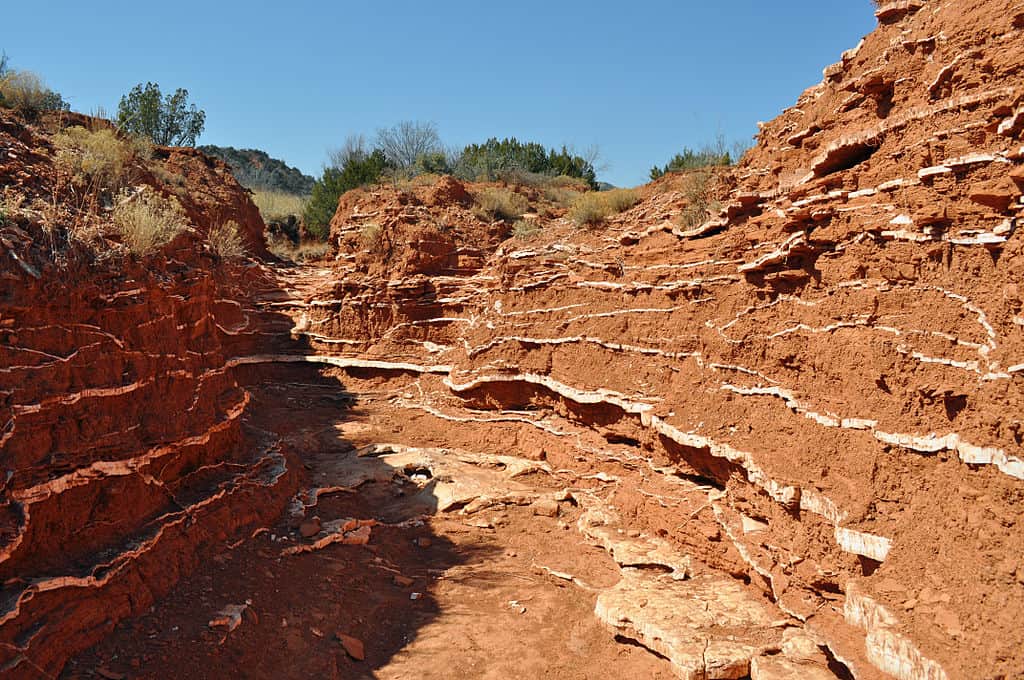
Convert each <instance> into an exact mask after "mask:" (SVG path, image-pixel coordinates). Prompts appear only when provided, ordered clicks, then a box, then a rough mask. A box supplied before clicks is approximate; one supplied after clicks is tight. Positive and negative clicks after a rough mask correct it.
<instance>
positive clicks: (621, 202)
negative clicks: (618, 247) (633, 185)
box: [569, 189, 640, 226]
mask: <svg viewBox="0 0 1024 680" xmlns="http://www.w3.org/2000/svg"><path fill="white" fill-rule="evenodd" d="M639 201H640V195H639V194H638V193H637V192H636V191H634V190H633V189H612V190H610V191H592V192H588V193H585V194H583V195H582V196H580V197H579V198H577V199H576V200H575V202H573V204H572V206H571V207H570V208H569V217H571V218H572V220H573V222H575V223H576V224H578V225H580V226H584V225H591V226H593V225H597V224H600V223H601V222H604V221H605V220H606V219H607V218H609V217H611V216H612V215H616V214H618V213H620V212H622V211H623V210H628V209H629V208H632V207H633V206H634V205H636V204H637V203H638V202H639Z"/></svg>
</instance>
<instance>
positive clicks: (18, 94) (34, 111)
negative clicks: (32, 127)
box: [0, 71, 50, 118]
mask: <svg viewBox="0 0 1024 680" xmlns="http://www.w3.org/2000/svg"><path fill="white" fill-rule="evenodd" d="M49 94H50V90H49V88H47V87H46V85H44V84H43V81H42V79H41V78H40V77H39V76H37V75H36V74H35V73H32V72H31V71H11V72H9V73H7V74H6V75H4V77H3V78H2V79H0V101H3V104H4V106H6V107H8V108H12V109H14V110H15V111H17V112H19V113H21V114H22V115H24V116H26V117H29V118H33V117H35V116H36V115H38V114H39V113H40V112H41V111H42V110H43V109H44V108H45V107H46V104H47V100H48V97H49Z"/></svg>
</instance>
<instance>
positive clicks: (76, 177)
mask: <svg viewBox="0 0 1024 680" xmlns="http://www.w3.org/2000/svg"><path fill="white" fill-rule="evenodd" d="M53 144H54V146H55V147H56V149H57V164H58V165H59V166H60V167H61V168H63V169H64V170H65V171H67V172H68V173H69V175H70V177H71V181H72V183H73V184H74V185H75V186H77V187H78V188H81V189H85V190H86V192H87V193H96V192H100V191H103V190H108V191H117V190H118V189H120V188H121V187H123V186H125V185H126V184H128V183H129V182H130V181H131V177H130V169H131V165H132V163H133V162H134V161H135V160H136V159H138V160H148V159H149V156H150V154H151V153H152V146H151V145H149V144H148V143H146V142H145V141H143V140H136V139H131V140H125V139H121V138H119V137H118V136H117V133H115V132H114V131H113V130H111V129H109V128H99V129H97V130H87V129H85V128H84V127H81V126H78V125H76V126H74V127H70V128H68V129H66V130H63V131H61V132H60V133H58V134H57V135H56V136H55V137H54V140H53Z"/></svg>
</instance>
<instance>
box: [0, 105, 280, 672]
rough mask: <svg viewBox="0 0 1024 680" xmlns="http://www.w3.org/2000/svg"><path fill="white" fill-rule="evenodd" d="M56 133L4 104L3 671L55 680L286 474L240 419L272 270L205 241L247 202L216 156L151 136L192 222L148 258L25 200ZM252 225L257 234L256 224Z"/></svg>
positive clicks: (259, 506)
mask: <svg viewBox="0 0 1024 680" xmlns="http://www.w3.org/2000/svg"><path fill="white" fill-rule="evenodd" d="M2 115H4V116H6V115H7V114H2ZM49 139H50V138H49V135H48V134H47V133H46V132H45V131H44V130H43V129H41V128H35V127H28V126H25V125H24V124H23V123H22V122H21V121H18V120H15V119H13V118H3V119H2V120H0V180H2V181H3V184H4V187H5V195H11V194H12V193H13V192H18V193H19V194H20V195H21V196H22V197H24V199H25V200H24V201H23V202H24V205H25V206H26V207H25V208H24V209H19V210H18V211H17V212H7V213H5V214H4V219H3V220H2V221H0V281H2V282H3V284H2V286H0V583H2V586H0V675H2V676H3V677H12V678H19V677H25V678H29V677H55V676H56V674H57V673H58V672H59V671H60V669H61V667H62V666H63V664H64V663H65V661H66V660H67V658H68V657H69V656H71V655H73V654H75V653H77V652H78V651H80V650H82V649H84V648H86V647H88V646H89V645H91V644H93V643H95V642H96V641H97V640H99V639H100V638H101V637H102V636H103V635H104V634H106V633H107V632H109V631H110V630H111V629H112V628H113V626H114V625H115V624H116V623H117V622H118V621H119V620H121V619H123V618H125V617H127V616H130V615H134V614H138V613H140V612H142V611H145V610H146V609H148V607H149V606H150V605H151V604H152V603H153V602H154V600H155V598H157V597H159V596H161V595H162V594H165V593H166V592H167V591H168V590H169V589H170V588H171V587H172V586H174V584H175V583H176V582H177V580H178V579H179V578H180V577H181V576H182V575H183V574H185V573H187V572H188V571H189V570H191V569H192V568H193V567H194V566H195V565H196V564H197V563H198V561H199V560H200V559H201V558H202V557H203V556H204V555H205V554H207V553H209V552H210V551H211V550H212V549H214V548H215V547H217V548H220V549H223V548H222V546H223V544H224V543H225V542H226V541H229V540H231V539H233V538H234V537H235V536H236V534H239V533H240V532H241V531H243V530H245V529H246V528H250V527H253V526H256V525H259V524H262V523H265V522H266V521H268V520H269V519H271V518H273V517H274V516H275V515H276V514H277V513H279V512H280V510H281V508H282V507H283V505H284V503H285V502H286V501H287V498H288V497H289V495H290V494H291V493H292V491H293V488H294V486H295V474H294V472H292V470H291V467H290V466H289V465H288V461H287V458H286V456H285V452H284V451H282V450H281V447H280V446H278V445H277V443H276V442H275V441H274V439H273V438H271V437H269V436H266V435H264V434H261V433H259V432H255V431H252V430H251V429H247V428H246V427H245V425H244V422H245V419H246V414H247V411H248V409H249V407H250V402H251V398H250V394H249V392H248V391H247V390H246V388H245V386H244V384H243V383H242V382H240V381H239V379H238V376H237V375H236V372H235V369H234V368H233V366H235V365H236V363H237V362H236V361H233V359H234V357H237V356H239V355H244V354H246V353H247V352H249V351H250V350H251V349H252V347H253V346H254V343H255V341H256V340H258V339H259V335H258V332H257V331H256V329H255V328H254V325H255V322H256V315H255V314H254V313H252V312H248V311H246V307H247V306H251V302H250V303H247V302H246V301H251V300H252V298H253V297H254V296H256V295H259V294H260V293H261V292H267V291H266V289H267V287H268V286H267V285H266V277H265V275H264V272H263V270H262V269H261V268H260V267H258V266H256V265H253V264H250V265H245V266H241V265H236V264H230V263H226V262H220V261H218V260H217V258H216V257H214V256H213V255H212V254H211V253H210V252H209V250H208V249H207V248H206V247H205V245H204V244H203V241H202V233H203V229H204V228H208V227H209V225H210V224H212V223H213V222H214V221H220V220H222V219H236V220H237V221H239V223H240V224H245V219H246V218H245V215H246V214H247V212H248V209H249V208H251V206H252V204H251V201H249V200H248V198H247V196H246V195H245V193H244V192H243V191H242V190H240V189H239V188H238V185H237V184H234V183H233V180H231V181H230V182H228V183H223V182H221V183H220V184H217V183H218V182H220V180H219V179H218V177H219V175H218V169H220V170H223V168H220V167H219V166H217V165H216V164H213V163H210V162H207V161H206V160H205V159H203V158H202V157H200V156H198V155H196V154H194V153H191V152H189V151H188V150H177V149H168V150H163V151H162V152H161V153H164V154H165V155H166V156H167V157H168V164H169V166H171V169H168V166H164V171H165V172H169V173H176V174H177V176H179V177H180V178H181V180H182V182H183V183H184V184H183V186H184V188H186V189H187V191H182V192H179V193H180V194H181V196H182V203H183V207H184V208H185V210H186V212H187V213H188V214H189V215H191V216H193V220H194V223H195V225H196V226H197V227H198V228H197V229H196V230H194V231H191V232H187V233H185V234H183V235H181V236H179V237H178V238H177V239H175V240H174V241H173V242H172V243H171V244H169V245H168V246H167V247H165V248H164V249H163V250H162V251H161V252H159V253H157V254H156V255H153V256H151V257H148V258H146V259H145V260H143V261H139V260H137V259H134V258H132V257H130V256H127V255H118V254H115V253H104V252H103V251H99V253H98V254H97V252H96V251H89V250H88V249H86V248H83V247H80V246H79V245H76V242H75V241H74V240H73V239H72V240H62V236H61V233H59V232H58V231H57V230H53V229H49V228H47V227H44V223H43V221H42V220H41V219H40V212H39V211H38V210H36V209H35V208H34V207H30V206H36V205H38V204H36V203H33V202H32V199H33V198H38V197H40V196H42V197H46V196H47V193H46V192H47V191H52V190H53V186H52V185H51V184H49V182H50V181H52V178H53V177H54V176H55V172H54V170H53V167H52V162H53V161H52V148H51V147H50V145H49ZM223 172H226V170H224V171H223ZM142 176H143V178H144V179H143V181H146V179H145V178H146V175H145V174H143V175H142ZM228 178H229V179H230V177H228ZM149 181H151V182H156V180H155V179H154V178H153V176H152V175H150V176H149ZM204 187H205V189H204ZM154 188H155V189H157V190H164V189H167V190H173V187H165V186H161V185H159V184H158V183H156V184H155V186H154ZM61 205H63V206H65V207H66V206H67V205H72V206H73V205H74V204H73V203H72V202H70V201H62V203H61ZM71 217H72V218H73V215H72V216H71ZM61 219H63V218H61ZM255 220H257V221H259V216H258V214H257V215H256V216H255ZM250 227H251V228H252V229H253V233H252V234H250V236H251V237H252V240H251V241H250V245H252V246H253V247H254V248H258V247H259V246H260V244H262V222H259V223H258V224H250ZM256 227H258V228H259V231H255V229H256ZM260 321H261V322H262V323H264V324H271V325H272V323H273V318H272V317H263V318H261V319H260ZM284 327H285V328H287V324H286V325H285V326H284Z"/></svg>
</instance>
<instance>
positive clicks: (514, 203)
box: [473, 187, 530, 221]
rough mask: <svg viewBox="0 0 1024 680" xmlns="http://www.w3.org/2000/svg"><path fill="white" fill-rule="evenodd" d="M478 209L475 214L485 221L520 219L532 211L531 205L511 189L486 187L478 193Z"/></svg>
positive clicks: (476, 197)
mask: <svg viewBox="0 0 1024 680" xmlns="http://www.w3.org/2000/svg"><path fill="white" fill-rule="evenodd" d="M474 198H475V199H476V207H475V208H474V209H473V212H474V213H475V214H476V216H477V217H479V218H480V219H482V220H484V221H491V220H506V221H513V220H517V219H519V218H520V217H521V216H522V214H523V213H524V212H526V211H527V210H529V209H530V203H529V201H527V200H526V198H524V197H523V196H520V195H519V194H517V193H516V192H514V191H510V190H509V189H502V188H499V187H486V188H484V189H481V190H480V191H478V192H477V194H476V196H475V197H474Z"/></svg>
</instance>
